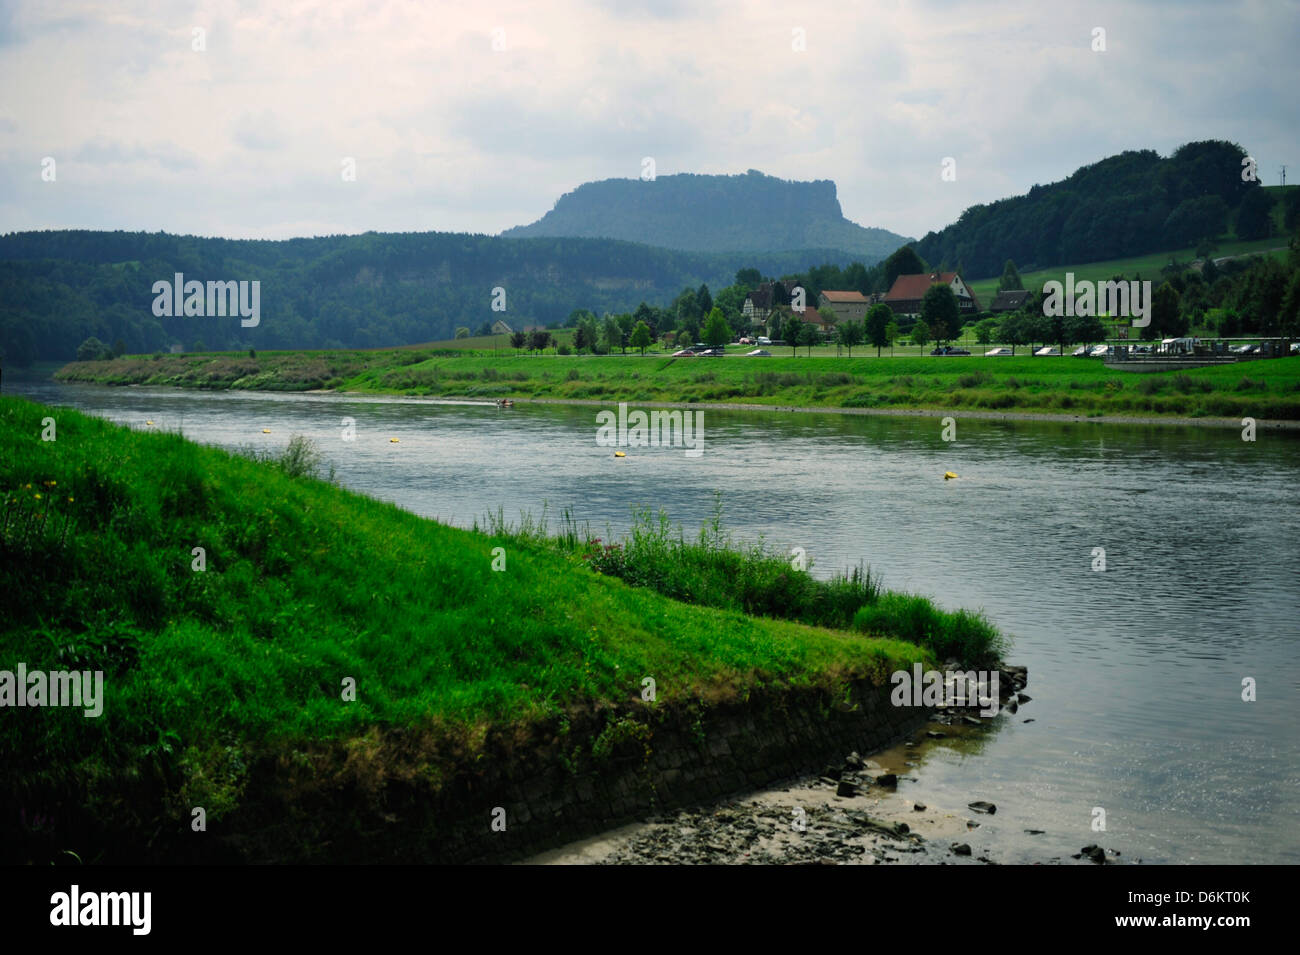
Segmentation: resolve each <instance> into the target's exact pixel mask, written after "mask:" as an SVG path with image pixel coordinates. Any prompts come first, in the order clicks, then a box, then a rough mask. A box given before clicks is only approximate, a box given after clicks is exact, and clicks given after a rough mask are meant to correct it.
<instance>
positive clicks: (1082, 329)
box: [1065, 315, 1106, 345]
mask: <svg viewBox="0 0 1300 955" xmlns="http://www.w3.org/2000/svg"><path fill="white" fill-rule="evenodd" d="M1065 338H1066V339H1067V340H1068V341H1069V343H1070V344H1071V345H1092V344H1094V343H1095V342H1102V341H1105V340H1106V326H1105V325H1103V324H1102V323H1101V319H1100V318H1098V317H1097V316H1096V315H1071V316H1069V317H1068V318H1066V320H1065Z"/></svg>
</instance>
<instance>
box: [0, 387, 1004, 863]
mask: <svg viewBox="0 0 1300 955" xmlns="http://www.w3.org/2000/svg"><path fill="white" fill-rule="evenodd" d="M47 418H52V419H54V423H55V427H56V432H55V440H53V441H43V440H42V432H43V431H45V430H46V429H47V425H48V422H46V421H44V419H47ZM0 446H3V447H4V448H5V449H6V454H5V456H4V458H3V460H2V461H0V493H2V494H3V501H2V502H0V504H2V506H3V531H2V532H0V589H2V590H3V592H4V594H5V599H4V602H3V606H2V608H0V670H11V671H12V670H15V669H16V668H17V664H18V663H20V662H22V663H25V664H26V665H27V667H28V669H29V670H38V669H43V670H64V669H71V668H76V669H89V670H103V671H104V673H105V686H104V696H105V700H104V708H103V714H102V716H100V717H98V718H86V717H84V716H83V715H82V711H81V710H79V709H70V708H44V709H35V708H25V709H9V710H7V711H5V712H4V714H3V722H2V723H0V751H3V752H4V753H5V754H6V772H5V779H4V785H3V787H2V788H0V802H2V803H3V805H0V811H2V812H3V813H4V815H5V818H6V823H5V826H6V832H10V833H13V834H14V838H6V841H5V845H6V848H5V854H6V856H7V857H9V858H11V859H13V858H16V859H18V860H19V861H27V860H32V861H42V862H43V861H46V859H47V857H51V858H52V857H53V854H55V853H57V852H60V851H62V850H68V851H75V852H77V853H78V854H79V855H82V856H85V857H86V858H87V860H88V861H89V859H92V858H95V857H97V854H98V853H99V852H101V851H102V850H103V846H104V845H106V844H108V843H111V842H114V841H116V843H117V844H118V848H117V850H116V851H118V852H119V853H120V852H122V851H126V852H128V854H129V853H130V852H139V853H141V854H145V848H144V845H145V843H147V842H148V841H149V839H148V838H146V836H147V834H148V833H153V836H152V837H150V838H153V839H156V840H160V841H161V843H166V842H167V839H168V838H179V836H174V837H169V836H167V835H166V833H183V832H188V827H187V826H186V823H187V821H188V819H189V812H190V807H193V806H203V807H205V809H206V811H207V818H208V821H209V823H212V822H214V821H216V820H220V819H222V818H228V819H229V820H231V823H230V824H231V825H232V826H235V827H237V826H238V825H239V820H240V819H242V818H244V817H245V816H246V815H248V814H255V813H256V811H257V808H258V804H259V802H260V801H262V800H263V799H264V798H265V797H266V795H267V791H266V790H265V789H264V788H262V787H265V786H267V785H274V786H275V787H276V792H277V799H280V800H282V801H285V802H288V803H290V804H292V803H293V801H294V800H295V799H298V798H300V796H301V798H302V799H308V798H309V797H310V798H320V791H321V790H322V789H326V788H328V786H347V787H352V788H353V789H358V790H360V791H364V792H367V793H373V792H374V791H375V790H376V787H378V789H379V790H380V791H382V790H383V787H384V786H385V785H386V784H387V783H388V782H389V781H392V780H401V781H404V782H406V783H410V784H412V785H414V784H415V783H417V782H418V783H419V785H422V786H427V787H428V788H429V790H430V791H434V792H436V791H438V789H439V788H440V787H441V786H444V785H446V784H447V782H448V780H451V779H452V778H454V777H456V776H457V774H463V773H464V772H466V767H467V766H468V767H472V766H473V765H475V761H476V760H479V759H483V758H490V753H491V752H492V742H493V741H494V740H495V741H498V742H499V741H500V740H502V739H504V738H510V737H512V736H513V737H514V738H520V739H522V738H524V737H526V735H527V730H528V728H529V727H537V726H543V725H546V726H552V725H560V724H564V725H567V723H565V722H564V721H565V720H567V719H568V714H571V713H578V712H586V713H591V712H593V711H600V710H601V709H602V708H604V709H608V710H609V711H610V712H611V713H616V712H618V711H620V710H624V711H625V710H626V709H627V708H628V706H629V705H632V704H629V702H628V701H629V700H637V699H639V698H638V693H639V691H640V688H641V680H642V678H643V677H645V676H652V677H654V679H655V681H656V683H657V686H658V688H659V689H658V702H657V703H656V704H655V706H660V707H673V706H681V705H684V704H687V703H689V704H691V705H700V704H713V703H718V702H726V701H734V700H738V699H744V698H747V696H748V694H749V693H750V692H751V691H754V690H756V689H760V688H769V689H770V688H773V687H776V688H781V687H790V688H799V687H819V688H825V689H826V690H827V691H828V692H835V691H837V690H838V689H839V688H840V687H841V686H842V685H843V684H844V683H845V681H848V680H851V679H856V678H861V677H870V678H871V679H872V680H873V681H875V682H877V683H878V684H879V683H882V682H883V681H884V679H885V675H886V674H887V673H888V672H889V671H890V670H892V669H894V668H897V667H906V666H908V665H910V663H911V662H913V661H916V660H930V661H935V660H936V659H938V657H937V654H936V651H934V650H930V649H924V648H921V647H918V646H917V645H915V644H913V643H909V642H905V641H903V640H899V639H895V638H892V637H889V636H887V635H886V636H882V635H880V634H882V633H885V634H887V633H889V632H890V629H891V627H894V626H895V624H894V623H891V622H890V621H889V620H888V619H886V618H885V617H881V618H880V619H879V620H876V621H874V622H873V621H869V620H864V619H860V618H861V613H862V611H863V608H866V607H871V606H877V605H880V604H882V603H883V601H882V599H881V595H880V594H879V593H878V592H877V591H876V588H875V587H874V585H871V584H870V583H869V581H863V580H862V579H860V578H859V579H858V582H857V583H856V584H855V583H853V582H852V580H849V581H847V582H842V583H838V584H837V583H835V582H829V583H826V582H823V583H818V582H815V581H812V579H811V578H810V577H809V576H808V575H807V574H804V573H802V572H800V571H796V570H793V569H792V568H790V567H788V566H785V567H784V568H783V569H781V570H780V572H779V573H778V572H777V568H776V567H775V566H774V565H772V564H771V562H770V560H769V559H768V558H766V557H763V556H762V555H756V554H749V555H740V556H734V555H733V556H728V553H729V551H728V547H727V546H724V542H723V541H721V540H720V539H718V538H715V539H713V540H706V541H704V542H702V544H701V547H702V549H696V550H691V549H690V548H687V550H686V551H682V550H676V551H675V550H674V548H673V546H672V545H671V543H670V542H667V540H666V539H661V540H660V541H659V542H658V543H657V544H655V546H656V547H657V548H658V551H657V556H655V555H650V554H648V553H646V552H639V551H638V550H637V545H636V544H635V542H632V541H630V542H628V548H629V550H631V551H632V552H633V554H634V555H636V554H640V556H636V557H635V559H632V560H629V561H625V562H624V566H623V569H624V570H625V571H626V570H627V568H633V569H634V570H635V573H632V572H624V573H615V572H614V568H612V567H593V566H592V561H591V560H590V559H588V558H587V557H586V556H585V555H586V554H587V553H588V552H589V548H588V544H589V542H588V541H585V540H584V541H582V542H580V544H579V542H578V541H577V539H576V538H574V540H573V541H571V542H567V543H566V542H565V540H563V539H561V538H548V537H545V536H543V535H538V534H537V533H536V532H535V529H534V530H533V531H532V532H526V531H525V530H520V529H514V530H511V529H507V528H504V527H496V528H494V529H490V530H489V531H488V532H471V531H464V530H459V529H456V528H452V527H448V526H445V525H442V524H439V523H436V522H434V521H429V520H426V519H423V518H420V517H417V516H415V515H413V514H410V513H407V512H405V511H402V510H399V509H398V508H396V507H394V506H392V505H389V504H385V503H381V502H378V501H375V500H371V499H369V498H366V497H363V496H360V495H356V494H353V493H350V492H348V491H346V490H343V489H341V488H338V487H336V486H334V485H332V484H329V483H327V482H325V481H322V480H319V479H316V478H313V477H310V476H308V473H309V472H310V471H311V470H312V465H313V462H312V460H311V456H310V454H309V453H302V452H303V451H304V450H306V449H302V448H298V449H297V452H298V453H292V454H287V455H285V456H283V457H281V458H280V459H279V460H278V461H276V462H267V461H260V462H259V461H256V460H252V459H250V458H245V457H239V456H232V455H230V454H227V453H225V452H223V451H220V450H218V449H214V448H209V447H203V446H199V445H195V444H192V443H190V442H188V441H186V440H184V439H182V438H181V437H179V436H177V435H170V434H160V433H139V432H132V431H129V430H127V429H124V428H121V427H118V426H115V425H112V424H109V423H108V422H105V421H103V420H101V419H97V418H93V417H89V416H85V415H82V414H80V413H77V412H74V411H71V410H67V409H54V408H48V407H44V406H41V405H38V404H35V403H31V402H28V401H24V400H21V399H13V398H0ZM684 543H685V542H684ZM498 547H499V548H503V550H501V551H496V552H494V548H498ZM195 548H203V559H204V561H205V567H204V569H202V570H197V569H195V562H196V560H197V559H198V558H197V557H196V556H195V550H194V549H195ZM502 558H504V561H505V564H504V569H502V570H494V569H493V563H494V560H496V561H498V566H500V564H499V561H500V559H502ZM692 561H695V563H694V564H692V563H691V562H692ZM706 565H707V566H711V567H713V568H714V572H712V573H705V572H703V571H702V570H701V568H702V567H705V566H706ZM720 569H721V570H725V572H726V577H727V583H725V585H724V583H723V582H722V579H721V575H720ZM601 570H605V571H609V572H607V573H602V572H600V571H601ZM697 571H699V572H698V573H697ZM638 574H639V575H640V576H639V577H638V576H637V575H638ZM618 576H624V577H627V578H628V579H629V580H632V581H633V582H634V583H637V584H639V585H640V586H630V585H629V583H627V582H625V581H624V580H620V579H617V577H618ZM690 579H695V580H698V581H700V582H701V587H702V589H701V590H700V591H699V592H692V591H690V590H689V588H688V589H687V590H686V591H683V589H682V586H681V585H682V584H683V582H686V581H688V580H690ZM670 584H671V585H670ZM665 594H671V595H672V596H673V597H677V598H680V599H670V597H669V596H665ZM828 595H829V597H828ZM837 595H838V596H837ZM830 597H834V598H835V599H834V600H833V601H832V602H833V604H834V606H833V607H832V608H830V610H829V611H828V609H827V607H826V606H825V604H826V603H827V600H828V599H829V598H830ZM687 601H692V602H687ZM745 610H750V611H755V610H766V611H768V612H770V613H772V614H774V615H775V616H756V615H754V614H753V613H752V612H751V613H745V612H744V611H745ZM781 615H784V616H786V617H790V618H793V619H777V616H781ZM855 618H857V627H858V631H857V632H854V631H851V630H849V629H847V627H849V626H852V625H853V624H854V619H855ZM804 619H806V620H810V621H829V622H836V623H839V624H841V625H843V627H844V629H829V628H826V627H819V626H810V625H808V624H806V623H803V622H799V621H800V620H804ZM936 619H938V618H936ZM937 626H938V627H939V629H937V630H936V629H933V628H932V629H931V630H930V631H928V632H926V633H917V632H914V631H905V629H904V628H903V627H902V625H901V623H900V624H898V627H899V629H898V631H897V632H900V633H902V632H907V634H908V636H909V637H912V638H915V639H920V640H936V642H935V646H936V647H942V648H944V649H951V646H950V644H949V643H944V642H943V640H944V639H947V638H946V637H944V634H946V633H947V632H948V631H947V629H946V627H947V624H946V623H944V622H943V621H942V620H940V621H939V624H938V625H937ZM864 629H865V631H866V632H862V631H863V630H864ZM989 634H990V635H991V631H990V632H989ZM963 639H967V637H963ZM981 639H982V638H981ZM349 680H354V681H355V687H356V691H355V701H348V700H345V699H343V695H344V694H343V690H344V688H345V686H346V681H349ZM392 739H397V740H399V741H400V745H383V744H382V741H384V740H392ZM322 742H327V743H329V744H331V745H329V746H327V747H325V748H320V747H318V746H317V744H319V743H322ZM574 742H575V743H577V744H581V745H587V746H589V747H594V746H595V745H596V742H597V741H595V740H586V741H585V742H584V741H583V740H575V741H574ZM255 766H257V767H261V769H259V770H257V771H256V772H255V771H254V767H255ZM286 773H288V774H291V775H293V777H294V778H295V779H297V780H299V783H297V784H295V785H302V786H303V787H304V790H303V793H302V794H299V793H297V791H296V790H293V787H291V786H288V784H286V783H285V782H284V778H285V774H286ZM257 780H261V783H259V782H257ZM268 780H269V782H268ZM302 780H307V782H302ZM51 820H53V822H51ZM159 833H163V834H164V835H161V836H160V835H159ZM336 836H337V834H336ZM123 844H125V845H126V846H127V848H126V849H123V848H122V846H123ZM109 857H110V858H111V857H113V853H112V852H109Z"/></svg>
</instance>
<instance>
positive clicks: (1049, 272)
mask: <svg viewBox="0 0 1300 955" xmlns="http://www.w3.org/2000/svg"><path fill="white" fill-rule="evenodd" d="M1286 244H1287V237H1286V236H1274V237H1273V238H1271V239H1257V240H1254V241H1250V242H1242V241H1239V240H1235V239H1234V240H1232V241H1230V242H1224V243H1223V244H1222V245H1221V246H1219V248H1217V249H1215V250H1214V252H1213V257H1214V258H1216V259H1217V258H1222V257H1224V256H1230V255H1246V254H1248V253H1268V252H1270V250H1277V251H1272V252H1271V254H1272V255H1273V257H1274V258H1279V259H1282V258H1285V257H1286V254H1287V250H1286ZM1195 258H1196V250H1195V249H1194V248H1186V249H1179V250H1175V251H1173V252H1153V253H1151V254H1150V255H1139V256H1134V257H1132V258H1127V259H1108V260H1106V261H1104V262H1085V263H1082V264H1079V265H1060V266H1054V267H1052V268H1048V269H1037V270H1035V271H1033V272H1022V273H1021V275H1020V278H1021V280H1022V281H1023V282H1024V285H1025V288H1027V289H1036V290H1039V291H1041V290H1042V288H1043V284H1044V283H1045V282H1049V281H1056V282H1061V283H1064V282H1065V273H1066V272H1073V273H1074V281H1075V282H1076V283H1077V282H1080V281H1083V280H1087V281H1089V282H1104V281H1106V280H1107V279H1110V278H1112V277H1114V276H1116V275H1125V276H1129V277H1132V276H1133V275H1137V274H1141V276H1142V278H1144V279H1150V280H1151V282H1152V285H1151V287H1152V288H1155V287H1157V286H1158V285H1159V284H1160V283H1161V281H1162V278H1161V275H1160V270H1161V269H1163V268H1164V267H1165V266H1166V265H1168V264H1169V262H1170V260H1171V259H1177V260H1178V261H1179V262H1191V261H1193V260H1194V259H1195ZM998 281H999V279H998V278H997V277H995V278H987V279H976V280H973V281H972V282H971V283H970V287H971V289H972V290H973V291H974V292H975V297H976V299H978V300H979V303H980V307H981V308H985V309H987V308H988V307H989V305H991V304H992V303H993V296H994V295H996V294H997V290H998Z"/></svg>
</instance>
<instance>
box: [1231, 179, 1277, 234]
mask: <svg viewBox="0 0 1300 955" xmlns="http://www.w3.org/2000/svg"><path fill="white" fill-rule="evenodd" d="M1273 202H1274V200H1273V196H1272V194H1270V193H1269V192H1268V191H1267V190H1265V189H1264V187H1263V186H1256V187H1255V188H1254V189H1251V190H1250V191H1249V192H1248V193H1246V198H1245V199H1242V200H1241V205H1240V206H1238V207H1237V238H1238V239H1267V238H1268V237H1269V236H1270V235H1272V234H1273Z"/></svg>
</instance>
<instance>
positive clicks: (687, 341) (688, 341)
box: [677, 328, 695, 348]
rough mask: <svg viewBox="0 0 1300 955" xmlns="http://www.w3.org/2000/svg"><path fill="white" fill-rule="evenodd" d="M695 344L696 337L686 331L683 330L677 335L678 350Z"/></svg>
mask: <svg viewBox="0 0 1300 955" xmlns="http://www.w3.org/2000/svg"><path fill="white" fill-rule="evenodd" d="M694 344H695V336H693V335H692V334H691V333H690V332H688V331H687V330H686V329H684V328H683V329H682V330H681V331H680V332H678V333H677V347H678V348H689V347H690V346H692V345H694Z"/></svg>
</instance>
